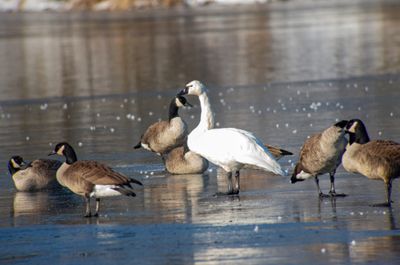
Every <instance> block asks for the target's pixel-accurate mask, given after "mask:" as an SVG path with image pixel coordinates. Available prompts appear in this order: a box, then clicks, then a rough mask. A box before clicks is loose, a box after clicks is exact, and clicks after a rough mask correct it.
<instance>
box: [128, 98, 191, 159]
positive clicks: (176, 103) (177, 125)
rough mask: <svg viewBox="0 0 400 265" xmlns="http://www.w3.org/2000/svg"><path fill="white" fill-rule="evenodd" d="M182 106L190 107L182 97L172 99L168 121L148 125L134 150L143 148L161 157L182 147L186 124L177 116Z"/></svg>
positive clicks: (185, 134) (186, 132)
mask: <svg viewBox="0 0 400 265" xmlns="http://www.w3.org/2000/svg"><path fill="white" fill-rule="evenodd" d="M183 106H191V105H190V104H189V103H188V102H187V101H186V99H185V98H184V97H182V96H176V97H174V98H173V99H172V101H171V103H170V105H169V117H168V121H159V122H156V123H154V124H152V125H150V126H149V128H148V129H147V130H146V132H145V133H144V134H143V135H142V137H141V139H140V142H139V143H138V144H137V145H136V146H134V148H135V149H138V148H140V147H143V148H145V149H147V150H149V151H152V152H155V153H157V154H158V155H162V154H163V153H165V152H167V151H169V150H171V149H172V148H174V147H177V146H180V145H182V144H183V143H184V142H185V139H186V136H187V134H188V131H187V125H186V122H185V121H184V120H183V119H182V118H181V117H179V115H178V110H179V108H180V107H183Z"/></svg>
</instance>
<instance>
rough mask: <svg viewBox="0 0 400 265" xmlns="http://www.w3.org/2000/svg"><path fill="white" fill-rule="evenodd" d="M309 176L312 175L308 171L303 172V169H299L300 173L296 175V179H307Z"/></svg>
mask: <svg viewBox="0 0 400 265" xmlns="http://www.w3.org/2000/svg"><path fill="white" fill-rule="evenodd" d="M310 177H312V175H311V174H310V173H307V172H304V171H303V170H302V171H300V173H299V174H297V175H296V178H297V179H308V178H310Z"/></svg>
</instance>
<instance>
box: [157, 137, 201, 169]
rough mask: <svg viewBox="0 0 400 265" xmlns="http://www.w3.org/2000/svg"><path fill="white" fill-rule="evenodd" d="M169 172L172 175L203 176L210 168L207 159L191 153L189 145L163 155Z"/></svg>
mask: <svg viewBox="0 0 400 265" xmlns="http://www.w3.org/2000/svg"><path fill="white" fill-rule="evenodd" d="M162 158H163V162H164V165H165V168H166V169H167V171H168V172H169V173H171V174H202V173H203V172H204V171H206V170H207V168H208V161H207V159H205V158H203V157H201V156H200V155H198V154H196V153H194V152H192V151H190V150H189V149H188V147H187V144H184V145H183V146H179V147H175V148H174V149H172V150H171V151H169V152H167V153H165V154H163V155H162Z"/></svg>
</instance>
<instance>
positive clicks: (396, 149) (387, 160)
mask: <svg viewBox="0 0 400 265" xmlns="http://www.w3.org/2000/svg"><path fill="white" fill-rule="evenodd" d="M346 132H347V133H348V134H349V144H348V145H347V147H346V152H345V153H344V155H343V167H344V168H345V169H346V170H347V171H348V172H352V173H359V174H362V175H364V176H366V177H367V178H369V179H380V180H383V182H384V183H385V186H386V202H385V203H380V204H375V205H373V206H386V207H390V206H391V204H392V200H391V192H392V181H393V179H395V178H398V177H399V176H400V144H399V143H396V142H394V141H389V140H374V141H371V140H370V138H369V136H368V133H367V129H366V128H365V125H364V123H363V122H362V121H361V120H359V119H353V120H350V121H349V123H348V124H347V127H346Z"/></svg>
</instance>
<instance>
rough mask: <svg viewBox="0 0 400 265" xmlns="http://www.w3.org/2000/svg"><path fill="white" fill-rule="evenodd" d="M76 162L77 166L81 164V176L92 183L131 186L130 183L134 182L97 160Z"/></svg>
mask: <svg viewBox="0 0 400 265" xmlns="http://www.w3.org/2000/svg"><path fill="white" fill-rule="evenodd" d="M80 162H81V163H80ZM82 162H83V163H82ZM76 163H77V165H76V166H77V167H78V166H79V172H80V176H81V178H82V179H84V180H85V181H87V182H90V183H92V184H95V185H128V186H130V184H129V183H130V182H132V181H131V180H132V179H130V178H128V177H126V176H124V175H122V174H120V173H118V172H115V171H114V170H112V169H111V168H110V167H108V166H106V165H103V164H101V163H98V162H95V161H78V162H76Z"/></svg>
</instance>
